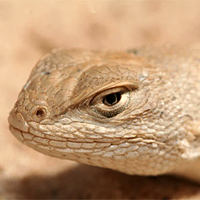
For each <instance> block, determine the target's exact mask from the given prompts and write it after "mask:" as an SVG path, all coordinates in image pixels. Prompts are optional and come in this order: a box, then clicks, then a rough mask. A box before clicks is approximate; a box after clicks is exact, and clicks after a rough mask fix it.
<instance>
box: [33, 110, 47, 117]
mask: <svg viewBox="0 0 200 200" xmlns="http://www.w3.org/2000/svg"><path fill="white" fill-rule="evenodd" d="M35 114H36V116H37V117H38V118H43V117H45V116H46V110H45V109H44V108H38V109H37V110H36V113H35Z"/></svg>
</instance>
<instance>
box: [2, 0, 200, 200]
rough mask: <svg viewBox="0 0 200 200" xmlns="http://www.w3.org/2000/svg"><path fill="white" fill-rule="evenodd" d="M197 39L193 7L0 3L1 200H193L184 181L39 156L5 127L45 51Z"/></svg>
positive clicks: (198, 18)
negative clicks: (22, 89)
mask: <svg viewBox="0 0 200 200" xmlns="http://www.w3.org/2000/svg"><path fill="white" fill-rule="evenodd" d="M199 41H200V1H162V2H161V1H160V2H158V1H131V0H129V1H109V0H108V1H103V0H102V1H100V0H99V1H75V0H74V1H62V0H60V1H53V0H51V1H47V0H34V1H33V0H29V1H23V0H21V1H14V0H13V1H11V0H10V1H6V0H5V1H2V0H0V47H1V48H0V95H1V96H0V199H67V198H68V199H69V198H70V199H71V198H76V199H83V198H84V199H86V198H87V199H91V198H92V199H94V198H95V199H97V198H113V199H122V198H126V199H140V198H142V199H147V198H151V199H155V198H156V199H200V185H198V184H197V183H194V182H191V181H189V180H184V179H181V178H178V177H173V176H160V177H137V176H128V175H125V174H121V173H118V172H115V171H112V170H107V169H101V168H96V167H91V166H86V165H81V164H77V163H75V162H71V161H66V160H59V159H55V158H50V157H47V156H44V155H42V154H40V153H38V152H35V151H34V150H32V149H29V148H28V147H26V146H24V145H22V144H21V143H19V142H18V141H17V140H16V139H15V138H14V137H13V136H12V135H11V133H10V131H9V129H8V122H7V117H8V113H9V111H10V110H11V108H12V107H13V105H14V103H15V101H16V98H17V95H18V93H19V91H20V89H21V88H22V86H23V84H24V83H25V81H26V80H27V78H28V75H29V73H30V71H31V69H32V67H33V66H34V64H35V63H36V61H37V60H38V58H39V57H41V56H42V55H43V54H44V53H46V52H47V51H49V50H50V49H52V48H56V47H66V48H71V47H81V48H89V49H91V48H93V49H97V48H104V49H128V48H133V47H137V46H141V45H147V44H156V45H157V44H164V43H182V42H184V43H198V42H199Z"/></svg>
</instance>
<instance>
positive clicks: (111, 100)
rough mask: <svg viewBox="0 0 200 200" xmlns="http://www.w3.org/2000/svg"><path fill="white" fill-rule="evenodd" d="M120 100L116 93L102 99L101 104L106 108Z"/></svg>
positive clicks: (119, 95)
mask: <svg viewBox="0 0 200 200" xmlns="http://www.w3.org/2000/svg"><path fill="white" fill-rule="evenodd" d="M120 99H121V94H120V93H119V92H118V93H112V94H109V95H107V96H105V97H104V99H103V103H104V104H105V105H107V106H112V105H115V104H116V103H118V102H119V101H120Z"/></svg>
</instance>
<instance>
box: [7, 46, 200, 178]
mask: <svg viewBox="0 0 200 200" xmlns="http://www.w3.org/2000/svg"><path fill="white" fill-rule="evenodd" d="M9 124H10V130H11V132H12V133H13V134H14V135H15V136H16V137H17V138H18V139H19V140H20V141H21V142H23V143H24V144H26V145H28V146H30V147H32V148H34V149H35V150H37V151H39V152H41V153H44V154H47V155H50V156H54V157H58V158H62V159H70V160H74V161H77V162H81V163H86V164H90V165H94V166H100V167H105V168H110V169H114V170H118V171H121V172H124V173H127V174H137V175H160V174H175V175H182V176H185V177H188V178H191V179H195V180H200V170H199V169H200V49H199V48H198V47H192V46H182V47H176V46H170V45H168V46H163V47H143V48H138V49H134V50H129V51H124V52H120V51H90V50H80V49H72V50H65V49H58V50H53V51H52V52H50V53H48V54H47V55H46V56H44V57H43V58H42V59H41V60H40V61H39V62H38V63H37V64H36V66H35V67H34V69H33V70H32V73H31V75H30V77H29V79H28V81H27V83H26V84H25V86H24V87H23V89H22V91H21V92H20V94H19V97H18V100H17V102H16V104H15V106H14V108H13V110H12V111H11V112H10V116H9Z"/></svg>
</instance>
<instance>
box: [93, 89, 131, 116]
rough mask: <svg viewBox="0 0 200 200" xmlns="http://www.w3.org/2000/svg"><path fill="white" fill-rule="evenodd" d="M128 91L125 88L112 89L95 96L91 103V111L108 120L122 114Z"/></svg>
mask: <svg viewBox="0 0 200 200" xmlns="http://www.w3.org/2000/svg"><path fill="white" fill-rule="evenodd" d="M129 93H130V92H129V90H128V89H127V88H125V87H119V88H112V89H110V90H106V91H103V92H101V93H99V94H97V95H96V96H95V97H94V98H93V99H92V101H91V103H90V105H91V107H92V110H93V111H94V112H96V113H98V114H100V115H102V116H104V117H107V118H110V117H114V116H116V115H118V114H119V113H121V112H123V110H124V109H125V108H126V107H127V105H128V103H129V99H130V94H129Z"/></svg>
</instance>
